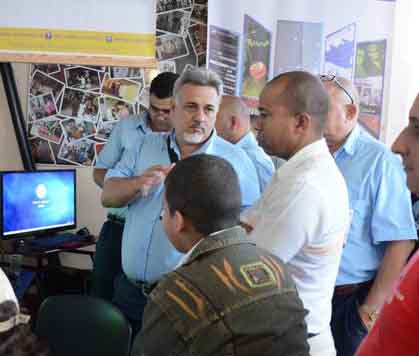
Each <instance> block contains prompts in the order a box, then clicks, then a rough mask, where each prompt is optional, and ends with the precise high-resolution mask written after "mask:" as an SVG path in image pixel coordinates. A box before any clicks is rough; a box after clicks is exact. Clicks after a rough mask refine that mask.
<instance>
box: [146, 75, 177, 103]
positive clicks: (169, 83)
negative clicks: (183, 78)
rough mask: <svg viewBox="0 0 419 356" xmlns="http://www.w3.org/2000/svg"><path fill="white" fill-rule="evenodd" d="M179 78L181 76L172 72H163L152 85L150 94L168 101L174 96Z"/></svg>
mask: <svg viewBox="0 0 419 356" xmlns="http://www.w3.org/2000/svg"><path fill="white" fill-rule="evenodd" d="M177 78H179V74H177V73H172V72H162V73H160V74H159V75H157V76H156V77H155V78H154V79H153V80H152V81H151V84H150V94H153V95H155V96H156V97H157V98H159V99H167V98H170V97H172V96H173V87H174V85H175V82H176V80H177Z"/></svg>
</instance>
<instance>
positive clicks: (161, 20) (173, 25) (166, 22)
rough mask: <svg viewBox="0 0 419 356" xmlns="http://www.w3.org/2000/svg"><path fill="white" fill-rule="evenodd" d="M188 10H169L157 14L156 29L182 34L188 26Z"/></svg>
mask: <svg viewBox="0 0 419 356" xmlns="http://www.w3.org/2000/svg"><path fill="white" fill-rule="evenodd" d="M190 16H191V14H190V12H187V11H170V12H165V13H163V14H159V15H157V19H156V29H157V30H158V31H163V32H167V33H173V34H175V35H179V36H184V35H185V34H186V30H187V28H188V26H189V19H190Z"/></svg>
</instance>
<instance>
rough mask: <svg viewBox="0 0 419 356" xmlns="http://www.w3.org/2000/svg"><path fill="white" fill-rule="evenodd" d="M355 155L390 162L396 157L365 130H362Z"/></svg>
mask: <svg viewBox="0 0 419 356" xmlns="http://www.w3.org/2000/svg"><path fill="white" fill-rule="evenodd" d="M355 154H356V155H357V156H364V157H365V155H367V156H368V158H372V157H376V158H379V159H390V160H392V159H394V157H395V155H394V153H392V152H391V150H390V149H389V148H388V147H387V146H386V145H385V144H384V143H383V142H381V141H379V140H378V139H376V138H375V137H373V136H372V135H371V134H369V133H368V132H367V131H365V129H361V130H360V134H359V137H358V144H357V148H356V151H355ZM355 162H356V160H355Z"/></svg>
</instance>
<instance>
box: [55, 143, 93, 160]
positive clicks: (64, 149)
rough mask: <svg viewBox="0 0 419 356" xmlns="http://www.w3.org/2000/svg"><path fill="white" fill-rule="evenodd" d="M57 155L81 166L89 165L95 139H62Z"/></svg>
mask: <svg viewBox="0 0 419 356" xmlns="http://www.w3.org/2000/svg"><path fill="white" fill-rule="evenodd" d="M57 157H58V158H60V159H62V160H64V161H67V162H70V163H74V164H78V165H81V166H91V165H93V162H94V158H95V141H92V140H89V139H82V140H78V141H73V142H67V141H65V140H64V142H63V144H62V145H61V148H60V151H59V153H58V156H57Z"/></svg>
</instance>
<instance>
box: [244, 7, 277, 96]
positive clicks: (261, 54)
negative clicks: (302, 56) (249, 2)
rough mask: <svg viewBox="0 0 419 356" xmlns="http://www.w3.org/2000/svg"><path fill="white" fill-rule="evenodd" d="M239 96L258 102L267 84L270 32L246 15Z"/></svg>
mask: <svg viewBox="0 0 419 356" xmlns="http://www.w3.org/2000/svg"><path fill="white" fill-rule="evenodd" d="M243 34H244V43H243V49H242V51H243V52H242V53H243V67H242V81H241V82H242V87H241V96H243V97H245V98H249V99H253V100H258V98H259V94H260V93H261V91H262V89H263V88H264V86H265V85H266V83H267V82H268V75H269V66H270V54H271V36H272V35H271V32H270V31H268V30H267V29H266V28H265V27H264V26H262V25H261V24H260V23H258V22H257V21H256V20H254V19H253V18H251V17H250V16H248V15H245V16H244V27H243Z"/></svg>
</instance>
